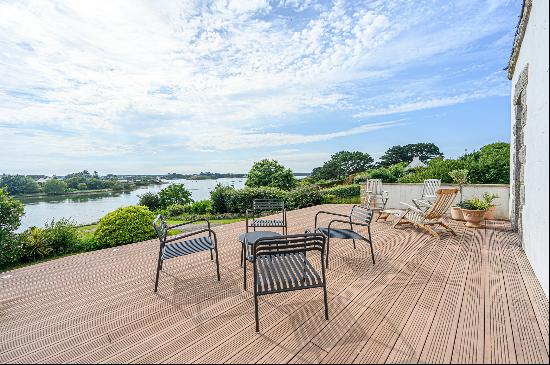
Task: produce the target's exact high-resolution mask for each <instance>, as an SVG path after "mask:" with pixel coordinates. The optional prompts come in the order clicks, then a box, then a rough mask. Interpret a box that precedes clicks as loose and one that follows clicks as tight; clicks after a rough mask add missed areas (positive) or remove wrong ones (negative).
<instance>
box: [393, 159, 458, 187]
mask: <svg viewBox="0 0 550 365" xmlns="http://www.w3.org/2000/svg"><path fill="white" fill-rule="evenodd" d="M463 168H465V164H464V162H462V161H459V160H444V159H443V158H439V157H438V158H434V159H433V160H431V161H430V162H428V166H426V167H418V168H416V169H414V171H412V172H410V173H408V174H406V175H403V176H402V177H401V178H399V182H400V183H418V184H421V183H423V182H424V180H427V179H440V180H441V181H442V182H444V183H451V182H452V181H453V179H452V177H451V175H450V173H451V171H454V170H458V169H463Z"/></svg>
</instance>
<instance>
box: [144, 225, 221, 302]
mask: <svg viewBox="0 0 550 365" xmlns="http://www.w3.org/2000/svg"><path fill="white" fill-rule="evenodd" d="M201 221H204V222H206V223H207V224H208V228H205V229H200V230H196V231H193V232H189V233H186V234H183V235H178V236H175V237H173V238H168V231H169V230H171V229H174V228H178V227H183V226H185V225H188V224H192V223H196V222H201ZM153 227H154V228H155V232H156V233H157V237H158V239H159V241H160V250H159V257H158V264H157V275H156V279H155V293H156V292H157V289H158V284H159V275H160V271H161V270H162V266H163V263H164V261H166V260H169V259H173V258H176V257H181V256H186V255H190V254H194V253H198V252H203V251H210V259H211V260H214V253H215V254H216V272H217V275H218V281H220V263H219V260H218V244H217V240H216V233H215V232H214V231H213V230H212V229H211V227H210V222H209V221H208V220H207V219H196V220H192V221H189V222H184V223H180V224H176V225H172V226H169V225H168V224H167V223H166V221H165V219H164V217H163V216H162V215H160V214H159V215H158V216H157V217H156V219H155V220H154V222H153Z"/></svg>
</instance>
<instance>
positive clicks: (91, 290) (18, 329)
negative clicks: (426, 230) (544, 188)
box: [0, 205, 549, 363]
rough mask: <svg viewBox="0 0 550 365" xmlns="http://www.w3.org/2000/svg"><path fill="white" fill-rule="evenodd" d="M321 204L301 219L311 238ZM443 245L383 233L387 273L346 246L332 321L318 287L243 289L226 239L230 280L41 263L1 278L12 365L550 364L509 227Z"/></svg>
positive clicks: (544, 306) (296, 224) (4, 354)
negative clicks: (270, 291) (256, 293)
mask: <svg viewBox="0 0 550 365" xmlns="http://www.w3.org/2000/svg"><path fill="white" fill-rule="evenodd" d="M321 208H322V209H324V210H327V209H328V210H333V211H339V212H346V211H349V209H350V206H341V205H340V206H322V207H313V208H307V209H303V210H299V211H293V212H290V213H289V215H288V219H289V222H290V227H289V231H290V232H291V233H292V232H296V233H297V232H303V231H304V229H306V228H311V226H312V224H313V217H314V214H315V212H316V211H317V210H319V209H321ZM453 227H455V229H456V231H457V233H458V235H457V236H452V235H449V234H445V235H442V237H441V238H440V239H434V238H432V237H431V236H429V235H426V234H422V233H420V232H417V231H416V230H414V229H412V228H404V229H392V228H391V226H390V225H389V224H388V223H376V224H374V225H373V237H374V240H375V242H374V247H375V254H376V259H377V262H376V265H374V266H373V265H372V262H371V260H370V253H369V251H368V249H367V248H366V247H364V246H362V245H361V244H359V245H358V249H357V250H354V249H353V247H352V244H351V242H345V241H334V243H333V245H332V246H331V267H330V269H329V270H328V276H327V280H328V286H329V309H330V321H328V322H327V321H325V320H324V317H323V301H322V292H321V291H320V290H318V289H313V290H306V291H300V292H294V293H285V294H277V295H271V296H267V297H264V298H262V299H260V324H261V328H262V333H261V334H260V335H257V334H255V332H254V305H253V299H252V295H251V293H250V292H245V291H243V290H242V272H241V269H240V267H239V252H240V246H239V243H238V241H237V236H238V234H239V233H241V232H242V231H243V230H244V223H235V224H230V225H226V226H220V227H216V231H217V233H218V239H219V242H220V260H221V274H222V281H221V282H217V281H216V280H215V268H214V264H213V263H211V261H210V260H209V255H208V254H206V253H205V254H198V255H194V256H189V257H186V258H182V259H176V260H171V261H168V262H167V264H165V271H164V274H162V275H161V284H160V288H159V294H158V295H155V294H154V293H153V279H154V273H155V265H156V257H157V253H158V251H157V250H158V243H157V242H156V241H147V242H142V243H137V244H133V245H128V246H124V247H120V248H119V249H107V250H102V251H97V252H92V253H87V254H81V255H76V256H72V257H67V258H63V259H59V260H54V261H51V262H47V263H43V264H38V265H33V266H30V267H27V268H23V269H19V270H15V271H12V272H9V273H5V274H2V275H3V276H6V275H7V274H9V275H12V276H11V277H9V278H4V279H0V362H2V363H5V362H10V363H15V362H20V363H27V362H45V363H68V362H71V363H90V362H92V363H98V362H107V363H113V362H123V363H129V362H137V363H151V362H152V363H159V362H165V363H182V362H183V363H190V362H197V363H213V362H216V363H218V362H228V363H252V362H261V363H266V362H267V363H271V362H276V363H311V362H314V363H339V362H344V363H350V362H355V363H383V362H387V363H402V362H428V363H451V362H454V363H481V362H485V363H523V362H527V363H548V346H549V345H548V300H547V299H546V297H545V295H544V293H543V291H542V289H541V287H540V285H539V283H538V282H537V280H536V278H535V276H534V274H533V272H532V270H531V267H530V265H529V262H528V261H527V258H526V256H525V255H524V253H523V252H522V250H521V249H520V248H519V246H518V237H517V236H516V235H515V234H514V233H513V232H511V231H510V228H509V226H508V224H507V223H505V222H489V223H488V225H487V228H486V229H481V230H472V229H467V228H465V227H464V226H463V225H462V224H457V223H454V224H453Z"/></svg>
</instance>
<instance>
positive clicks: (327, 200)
mask: <svg viewBox="0 0 550 365" xmlns="http://www.w3.org/2000/svg"><path fill="white" fill-rule="evenodd" d="M322 203H323V204H360V203H361V197H359V196H352V197H347V198H339V197H337V196H335V195H331V194H323V202H322Z"/></svg>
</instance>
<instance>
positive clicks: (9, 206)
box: [0, 188, 25, 235]
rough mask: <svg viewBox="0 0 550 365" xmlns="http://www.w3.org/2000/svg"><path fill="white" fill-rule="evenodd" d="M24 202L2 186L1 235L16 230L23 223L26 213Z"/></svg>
mask: <svg viewBox="0 0 550 365" xmlns="http://www.w3.org/2000/svg"><path fill="white" fill-rule="evenodd" d="M24 209H25V208H24V206H23V203H21V202H20V201H19V200H16V199H14V198H12V197H11V196H9V194H8V193H7V192H6V191H5V190H4V189H1V188H0V235H2V234H7V233H11V232H13V231H15V230H16V229H17V228H19V226H20V225H21V217H22V216H23V214H25V210H24Z"/></svg>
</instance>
